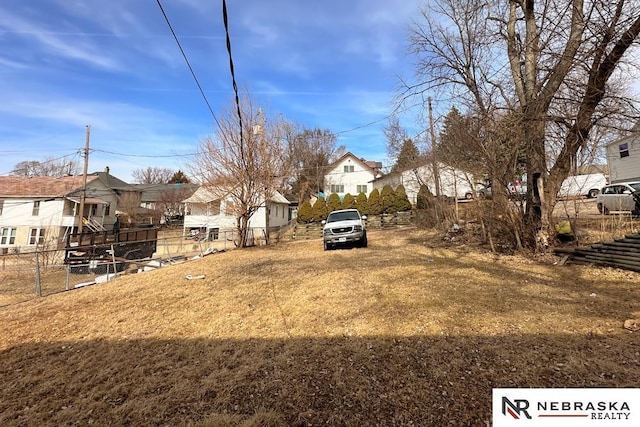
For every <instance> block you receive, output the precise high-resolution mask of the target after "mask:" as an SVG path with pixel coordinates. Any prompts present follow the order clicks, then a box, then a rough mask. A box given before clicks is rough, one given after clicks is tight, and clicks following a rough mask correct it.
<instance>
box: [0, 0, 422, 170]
mask: <svg viewBox="0 0 640 427" xmlns="http://www.w3.org/2000/svg"><path fill="white" fill-rule="evenodd" d="M161 5H162V8H163V9H164V11H165V13H166V15H167V17H168V19H169V21H170V23H171V25H172V28H173V30H174V31H175V34H176V36H177V38H178V40H179V41H180V44H181V46H182V48H183V50H184V52H185V54H186V57H187V59H188V61H189V63H190V64H191V67H192V69H193V71H194V73H195V75H196V77H197V79H198V81H199V82H200V85H201V87H202V89H203V92H204V95H205V96H204V97H203V95H202V94H201V93H200V90H199V89H198V86H197V85H196V82H195V80H194V78H193V77H192V75H191V72H190V71H189V68H188V66H187V64H186V62H185V59H184V58H183V56H182V54H181V52H180V50H179V48H178V45H177V43H176V41H175V39H174V38H173V36H172V34H171V30H170V28H169V26H168V25H167V23H166V21H165V18H164V16H163V13H162V11H161V8H160V6H159V5H158V2H157V0H109V1H105V0H29V1H25V0H4V1H2V2H1V3H0V16H2V17H3V19H2V20H1V21H0V94H2V102H0V156H1V157H2V159H3V160H2V162H0V175H6V174H8V173H10V172H11V171H12V170H13V168H14V166H15V165H16V164H17V163H19V162H21V161H26V160H39V161H41V160H44V159H45V158H60V157H64V158H65V159H71V160H75V161H77V162H80V164H81V163H82V154H81V153H82V150H83V148H84V144H85V137H86V126H87V125H89V126H90V137H89V140H90V155H89V172H95V171H102V170H104V168H105V167H106V166H108V167H109V168H110V171H111V173H112V174H113V175H115V176H117V177H118V178H121V179H123V180H125V181H128V182H132V181H133V178H132V172H133V171H134V170H136V169H144V168H146V167H148V166H152V167H163V168H165V167H166V168H170V169H172V170H178V169H181V170H183V171H186V170H188V164H189V160H190V159H192V158H193V156H192V155H193V153H195V152H196V150H197V147H198V145H199V144H200V142H201V141H202V139H203V138H205V137H206V136H208V135H213V133H214V130H215V128H214V121H213V117H212V115H211V112H210V110H209V107H208V106H207V104H206V102H205V100H204V98H205V97H206V99H207V101H208V102H209V105H211V108H212V110H213V111H214V113H216V114H217V113H218V112H220V111H223V110H224V109H226V108H227V106H228V105H230V103H231V102H232V96H233V87H232V81H231V73H230V70H229V57H228V54H227V50H226V40H225V31H224V26H223V19H222V0H162V1H161ZM227 11H228V19H229V27H230V28H229V31H230V37H231V44H232V54H233V61H234V66H235V76H236V81H237V84H238V86H239V87H240V88H241V89H242V88H244V89H247V90H248V91H249V93H250V95H251V96H252V97H254V99H256V100H257V101H258V103H260V104H261V105H262V104H264V106H265V108H264V109H265V111H268V113H270V114H275V113H277V114H282V115H283V116H284V117H286V118H287V119H288V120H290V121H293V122H297V123H300V124H301V125H303V126H305V127H307V128H321V129H329V130H331V131H332V132H334V133H336V134H337V135H338V140H337V144H338V145H345V146H346V148H347V150H348V151H351V152H352V153H354V154H355V155H356V156H358V157H364V158H365V159H367V160H375V161H381V162H383V163H385V164H387V162H388V161H387V159H386V142H385V138H384V135H383V132H382V129H383V127H384V125H385V124H386V123H387V120H386V119H387V117H388V116H389V115H390V114H391V113H392V112H393V111H394V109H395V108H396V104H395V98H396V95H397V93H398V92H397V90H398V86H399V82H400V77H402V78H407V77H410V76H411V75H412V70H413V68H412V67H413V65H412V59H411V57H410V56H409V55H408V54H407V47H408V36H407V34H408V28H409V25H410V24H411V22H412V19H413V18H414V17H416V16H417V13H418V0H403V1H389V0H322V1H315V2H308V1H303V0H271V1H261V0H228V1H227Z"/></svg>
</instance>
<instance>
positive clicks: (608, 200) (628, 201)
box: [596, 181, 640, 215]
mask: <svg viewBox="0 0 640 427" xmlns="http://www.w3.org/2000/svg"><path fill="white" fill-rule="evenodd" d="M638 191H640V181H633V182H619V183H617V184H610V185H605V186H604V187H602V191H600V194H598V197H597V199H596V204H597V206H598V211H599V212H600V213H603V214H605V215H608V214H609V212H611V211H632V212H633V211H635V210H637V207H636V199H635V198H634V193H636V192H638ZM635 195H636V197H637V194H635Z"/></svg>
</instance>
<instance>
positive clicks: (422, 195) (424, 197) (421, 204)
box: [416, 184, 433, 209]
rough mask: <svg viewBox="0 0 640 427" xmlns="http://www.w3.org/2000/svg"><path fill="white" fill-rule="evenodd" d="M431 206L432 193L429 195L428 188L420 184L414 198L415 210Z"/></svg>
mask: <svg viewBox="0 0 640 427" xmlns="http://www.w3.org/2000/svg"><path fill="white" fill-rule="evenodd" d="M431 206H433V193H431V191H430V190H429V187H427V186H426V185H424V184H422V185H421V186H420V190H418V195H417V196H416V208H417V209H429V208H430V207H431Z"/></svg>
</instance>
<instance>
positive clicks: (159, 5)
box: [156, 0, 220, 127]
mask: <svg viewBox="0 0 640 427" xmlns="http://www.w3.org/2000/svg"><path fill="white" fill-rule="evenodd" d="M156 1H157V2H158V7H160V11H161V12H162V15H163V16H164V19H165V21H166V22H167V25H168V26H169V30H171V34H172V35H173V39H174V40H175V41H176V44H177V45H178V49H180V53H182V57H183V58H184V61H185V62H186V63H187V67H189V71H190V72H191V75H192V76H193V80H195V82H196V85H197V86H198V89H199V90H200V94H201V95H202V98H203V99H204V102H205V103H206V104H207V107H208V108H209V112H210V113H211V116H212V117H213V120H215V122H216V123H217V124H218V127H220V123H219V122H218V118H217V117H216V115H215V113H214V112H213V108H211V104H210V103H209V100H208V99H207V96H206V95H205V93H204V90H203V89H202V85H200V81H199V80H198V77H197V76H196V73H195V71H193V67H192V66H191V63H190V62H189V59H188V58H187V54H186V53H185V52H184V49H182V45H181V44H180V40H178V36H177V35H176V33H175V31H173V27H172V26H171V22H170V21H169V17H168V16H167V13H166V12H165V11H164V8H163V7H162V3H160V0H156Z"/></svg>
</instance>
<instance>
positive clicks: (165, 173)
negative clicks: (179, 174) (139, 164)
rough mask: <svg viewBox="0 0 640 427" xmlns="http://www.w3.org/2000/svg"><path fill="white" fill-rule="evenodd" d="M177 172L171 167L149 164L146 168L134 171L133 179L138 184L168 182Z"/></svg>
mask: <svg viewBox="0 0 640 427" xmlns="http://www.w3.org/2000/svg"><path fill="white" fill-rule="evenodd" d="M175 173H176V172H174V171H173V170H171V169H169V168H160V167H157V166H148V167H146V168H145V169H136V170H134V171H133V173H132V175H133V180H134V182H135V183H137V184H167V183H170V182H171V178H172V177H173V176H174V174H175Z"/></svg>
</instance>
